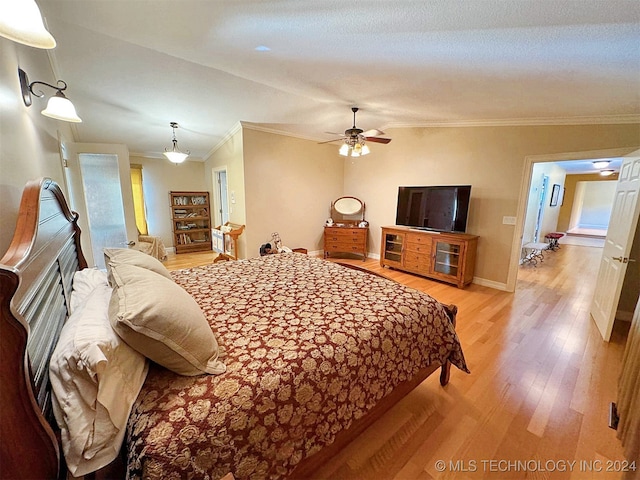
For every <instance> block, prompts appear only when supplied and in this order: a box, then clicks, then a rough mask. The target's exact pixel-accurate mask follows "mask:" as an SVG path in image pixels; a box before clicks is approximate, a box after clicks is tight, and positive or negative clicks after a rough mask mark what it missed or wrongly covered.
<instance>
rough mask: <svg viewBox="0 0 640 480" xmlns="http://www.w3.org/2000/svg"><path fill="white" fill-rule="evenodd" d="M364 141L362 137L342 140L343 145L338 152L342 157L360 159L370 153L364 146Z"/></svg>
mask: <svg viewBox="0 0 640 480" xmlns="http://www.w3.org/2000/svg"><path fill="white" fill-rule="evenodd" d="M365 143H366V140H365V138H364V136H363V135H359V134H358V135H352V136H350V137H348V138H345V139H344V143H343V144H342V146H341V147H340V150H338V153H339V154H340V155H342V156H343V157H361V156H363V155H367V154H368V153H370V152H371V150H369V147H368V146H367V145H365Z"/></svg>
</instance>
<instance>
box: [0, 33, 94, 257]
mask: <svg viewBox="0 0 640 480" xmlns="http://www.w3.org/2000/svg"><path fill="white" fill-rule="evenodd" d="M18 65H19V66H20V67H21V68H22V69H23V70H25V71H26V72H27V74H28V75H29V80H30V81H34V80H40V81H44V82H47V83H55V80H56V79H55V78H54V77H53V73H52V70H51V67H50V65H49V60H48V57H47V53H46V51H44V50H39V49H35V48H31V47H26V46H22V45H18V44H16V43H14V42H12V41H10V40H6V39H4V38H0V205H1V206H0V225H2V228H0V256H2V255H3V254H4V252H5V251H6V250H7V248H8V247H9V243H11V238H12V237H13V232H14V230H15V224H16V219H17V213H18V206H19V204H20V198H21V196H22V190H23V188H24V186H25V184H26V183H27V181H29V180H32V179H34V178H38V177H42V176H45V177H49V178H52V179H53V180H55V181H56V182H58V183H59V184H60V186H61V187H62V190H63V191H65V192H66V187H65V183H64V174H63V171H62V163H61V160H60V154H59V148H58V136H59V135H60V137H61V138H63V139H65V140H66V141H73V134H72V131H71V128H70V124H69V123H67V122H62V121H59V120H54V119H52V118H48V117H45V116H43V115H41V114H40V111H41V110H43V109H44V107H45V106H46V100H45V99H39V98H36V97H34V98H33V105H32V106H31V107H29V108H27V107H25V105H24V103H23V102H22V96H21V95H20V84H19V82H18ZM79 114H80V115H82V112H79Z"/></svg>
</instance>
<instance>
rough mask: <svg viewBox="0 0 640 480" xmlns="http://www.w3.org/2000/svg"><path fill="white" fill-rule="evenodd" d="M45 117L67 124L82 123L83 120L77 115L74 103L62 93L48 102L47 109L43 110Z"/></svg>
mask: <svg viewBox="0 0 640 480" xmlns="http://www.w3.org/2000/svg"><path fill="white" fill-rule="evenodd" d="M41 113H42V115H44V116H45V117H50V118H55V119H57V120H64V121H65V122H72V123H81V122H82V119H81V118H80V117H79V116H78V114H77V113H76V108H75V107H74V106H73V103H71V101H70V100H69V99H68V98H67V97H65V96H64V94H63V93H62V92H58V93H56V94H55V95H54V96H53V97H51V98H50V99H49V101H48V102H47V108H45V109H44V110H42V112H41Z"/></svg>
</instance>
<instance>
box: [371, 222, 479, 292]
mask: <svg viewBox="0 0 640 480" xmlns="http://www.w3.org/2000/svg"><path fill="white" fill-rule="evenodd" d="M477 245H478V237H477V236H476V235H469V234H465V233H448V232H447V233H444V232H443V233H438V232H425V231H420V230H414V229H411V228H407V227H400V226H395V227H382V240H381V252H380V266H382V267H390V268H396V269H398V270H403V271H405V272H411V273H416V274H418V275H422V276H425V277H429V278H434V279H436V280H441V281H443V282H447V283H452V284H454V285H456V286H457V287H458V288H463V287H464V286H465V285H468V284H470V283H471V282H472V281H473V273H474V269H475V264H476V249H477Z"/></svg>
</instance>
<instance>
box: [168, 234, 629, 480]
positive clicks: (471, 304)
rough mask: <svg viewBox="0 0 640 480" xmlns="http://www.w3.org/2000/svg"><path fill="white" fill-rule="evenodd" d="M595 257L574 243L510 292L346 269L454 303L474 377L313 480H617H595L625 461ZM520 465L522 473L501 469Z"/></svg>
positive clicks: (424, 392)
mask: <svg viewBox="0 0 640 480" xmlns="http://www.w3.org/2000/svg"><path fill="white" fill-rule="evenodd" d="M601 253H602V250H601V249H599V248H591V247H583V246H574V245H564V246H562V248H561V249H560V250H558V251H557V252H548V253H547V254H546V259H545V261H544V262H543V263H542V264H538V266H537V267H533V266H523V267H521V268H520V271H519V275H518V286H517V291H516V292H515V293H507V292H502V291H498V290H494V289H491V288H487V287H482V286H478V285H471V286H469V287H467V288H466V289H464V290H460V289H458V288H455V287H453V286H449V285H446V284H443V283H438V282H434V281H431V280H428V279H425V278H421V277H418V276H414V275H409V274H405V273H402V272H399V271H393V270H389V269H382V268H381V267H380V266H379V264H378V262H377V261H376V260H367V261H365V262H362V261H361V260H348V261H351V262H353V263H355V264H357V265H360V266H364V267H366V268H368V269H371V270H373V271H376V272H380V273H382V274H384V275H386V276H388V277H390V278H392V279H394V280H396V281H398V282H401V283H403V284H406V285H408V286H410V287H413V288H416V289H418V290H422V291H424V292H427V293H428V294H430V295H431V296H433V297H434V298H436V299H438V300H439V301H441V302H443V303H454V304H456V305H457V306H458V308H459V311H458V326H457V331H458V335H459V337H460V340H461V343H462V346H463V349H464V352H465V356H466V359H467V363H468V365H469V368H470V370H471V374H470V375H468V374H465V373H463V372H461V371H459V370H457V369H456V368H452V371H451V380H450V383H449V385H447V386H446V387H444V388H443V387H441V386H440V384H439V382H438V376H437V375H433V376H432V377H430V378H428V379H427V380H425V381H424V382H423V383H422V384H421V385H419V386H418V387H417V388H416V389H415V390H413V391H412V392H411V393H410V394H409V395H408V396H407V397H405V398H404V399H403V400H402V401H400V402H399V403H398V404H397V405H396V406H395V407H393V408H392V409H391V410H389V411H388V412H387V413H386V414H385V415H384V416H383V417H382V418H380V419H379V420H378V421H377V422H376V423H375V424H373V425H372V426H371V427H370V428H369V429H368V430H367V431H365V432H364V433H363V434H362V435H361V436H360V437H358V438H357V439H356V440H354V441H353V442H352V443H351V444H350V445H349V446H348V447H347V448H345V449H344V450H343V451H342V452H340V453H339V454H338V455H337V456H336V457H334V458H333V459H332V460H331V461H330V462H329V463H327V464H326V465H324V466H323V468H322V469H321V470H320V471H318V472H317V474H316V476H315V477H314V478H326V479H345V480H346V479H363V480H364V479H366V480H373V479H381V480H382V479H403V480H404V479H407V480H412V479H415V480H418V479H420V480H423V479H425V480H426V479H474V480H475V479H483V478H487V479H524V478H529V479H535V480H542V479H572V480H574V479H596V480H604V479H610V478H615V479H617V478H621V475H620V474H619V473H610V472H605V471H598V470H599V469H598V467H599V466H601V467H602V470H604V468H605V467H606V461H607V460H622V459H623V455H622V448H621V446H620V443H619V441H618V440H617V439H616V438H615V431H613V430H611V429H609V428H608V427H607V421H608V406H609V402H611V401H615V399H616V385H617V379H618V375H619V371H620V366H621V359H622V354H623V349H624V342H625V340H626V332H625V331H624V326H625V325H624V324H622V328H620V327H619V326H617V327H616V328H615V329H614V334H613V337H612V341H611V342H610V343H608V344H607V343H605V342H603V341H602V339H601V337H600V335H599V333H598V331H597V329H596V327H595V325H594V324H593V322H592V321H591V319H590V317H589V304H590V301H591V296H592V293H593V289H594V285H595V279H596V278H595V277H596V275H597V270H598V263H599V258H600V255H601ZM213 255H214V254H212V253H211V252H208V253H205V254H202V253H201V254H182V255H172V256H171V257H170V258H169V259H168V260H167V262H166V265H167V267H168V268H169V269H175V268H185V267H189V266H194V265H199V264H203V263H210V262H211V261H212V259H213ZM340 261H345V260H342V259H341V260H340ZM627 328H628V327H627ZM438 460H442V461H444V462H445V464H444V465H445V468H444V470H443V471H438V469H437V467H438V465H439V464H437V461H438ZM516 460H520V461H523V462H527V463H526V464H525V465H526V466H527V468H526V469H524V468H523V467H522V465H523V464H519V465H520V466H514V465H515V464H513V463H511V464H509V463H507V462H509V461H511V462H513V461H516ZM573 461H575V462H576V463H575V464H573V466H571V464H569V463H562V462H573ZM598 462H601V463H598ZM565 467H566V468H565ZM589 467H591V468H594V469H595V470H596V471H595V472H593V471H592V472H589V471H588V469H589ZM456 469H457V471H454V470H456ZM554 469H555V470H556V471H550V470H554ZM524 470H535V471H524ZM559 470H564V471H559Z"/></svg>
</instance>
